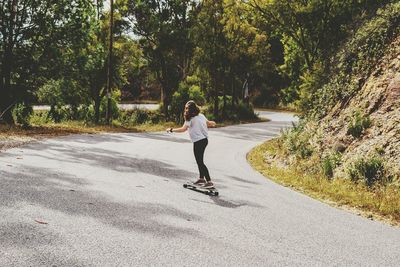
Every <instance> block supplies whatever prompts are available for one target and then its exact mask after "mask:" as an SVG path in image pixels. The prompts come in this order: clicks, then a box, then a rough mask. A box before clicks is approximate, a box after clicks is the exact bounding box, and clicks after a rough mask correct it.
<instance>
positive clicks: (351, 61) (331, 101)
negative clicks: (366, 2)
mask: <svg viewBox="0 0 400 267" xmlns="http://www.w3.org/2000/svg"><path fill="white" fill-rule="evenodd" d="M399 14H400V2H398V1H395V2H394V3H391V4H387V5H386V6H384V7H382V8H381V9H379V10H378V11H377V13H376V16H373V17H372V18H370V19H369V20H368V21H366V23H364V24H362V26H361V27H359V28H358V29H357V30H356V32H355V34H354V35H353V37H352V38H351V39H349V40H348V41H347V42H346V43H345V44H344V45H343V48H342V49H341V50H340V51H339V53H337V55H336V56H335V57H334V58H333V59H332V60H331V63H330V64H331V65H332V66H333V67H332V68H331V72H330V73H331V74H332V79H331V80H330V81H329V83H327V84H326V85H324V86H323V87H322V88H321V89H319V90H318V91H317V95H316V97H315V101H314V102H313V108H312V110H310V112H309V114H312V115H316V116H317V117H322V116H324V115H325V114H326V113H327V111H328V110H330V109H331V108H332V107H333V106H334V105H336V104H337V103H338V102H346V101H347V100H348V99H350V98H351V97H352V96H353V95H354V94H355V93H357V92H358V91H359V90H360V89H361V88H362V86H363V84H364V82H365V79H366V77H367V76H368V75H369V74H370V73H371V71H372V70H373V68H374V67H375V66H376V64H377V62H379V60H380V59H381V58H382V56H383V55H384V53H385V51H386V50H387V45H388V44H389V43H390V42H391V41H392V40H393V38H394V37H396V36H398V35H399V34H400V15H399Z"/></svg>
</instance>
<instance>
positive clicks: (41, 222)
mask: <svg viewBox="0 0 400 267" xmlns="http://www.w3.org/2000/svg"><path fill="white" fill-rule="evenodd" d="M35 222H37V223H40V224H48V223H47V222H43V221H39V220H35Z"/></svg>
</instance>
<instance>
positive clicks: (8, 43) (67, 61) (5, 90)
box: [0, 0, 94, 110]
mask: <svg viewBox="0 0 400 267" xmlns="http://www.w3.org/2000/svg"><path fill="white" fill-rule="evenodd" d="M93 15H94V7H93V5H92V3H91V2H90V1H86V0H78V1H69V0H60V1H56V2H55V1H50V0H44V1H12V2H8V3H7V4H5V2H4V1H3V2H2V8H1V10H0V18H1V21H2V28H1V33H0V36H1V38H0V47H1V48H0V66H1V71H0V81H1V84H0V87H1V90H2V96H1V98H0V110H4V109H5V107H7V106H9V104H10V103H13V102H23V101H25V100H26V99H25V98H24V97H23V96H24V95H25V94H24V93H26V92H29V91H34V90H36V88H39V87H41V86H42V85H43V84H44V83H45V82H46V81H47V80H48V79H54V80H58V79H60V78H61V77H68V78H70V77H71V78H72V76H74V75H75V74H76V73H77V72H75V67H76V66H77V65H79V63H78V62H77V57H76V55H77V54H79V53H77V52H78V50H79V49H80V48H82V47H83V46H86V44H87V36H88V33H89V32H90V31H89V30H88V29H89V28H90V24H91V22H92V18H93ZM68 78H67V79H68ZM17 91H18V92H17ZM21 91H22V92H21Z"/></svg>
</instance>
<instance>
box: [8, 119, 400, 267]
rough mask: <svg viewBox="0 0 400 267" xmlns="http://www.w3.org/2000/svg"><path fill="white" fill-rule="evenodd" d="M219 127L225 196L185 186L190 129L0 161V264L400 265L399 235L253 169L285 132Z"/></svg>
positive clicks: (37, 149) (192, 171) (60, 145)
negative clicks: (251, 160)
mask: <svg viewBox="0 0 400 267" xmlns="http://www.w3.org/2000/svg"><path fill="white" fill-rule="evenodd" d="M263 115H268V116H269V117H270V118H271V119H272V121H271V122H266V123H258V124H247V125H238V126H230V127H226V128H219V129H212V130H211V131H210V142H209V146H208V148H207V150H206V155H205V161H206V164H207V166H208V167H209V170H210V173H211V176H212V178H213V179H214V181H215V183H216V185H217V187H218V189H219V191H220V197H209V196H206V195H204V194H201V193H197V192H194V191H190V190H187V189H184V188H183V187H182V184H183V183H184V182H186V181H187V180H195V179H196V176H197V169H196V164H195V161H194V157H193V154H192V144H191V143H190V142H189V139H188V135H187V133H184V134H167V133H137V134H136V133H131V134H126V133H124V134H102V135H72V136H67V137H62V138H56V139H50V140H46V141H42V142H37V143H32V144H29V145H25V146H23V147H20V148H14V149H10V150H7V151H3V152H1V153H0V214H1V217H0V266H39V265H40V266H139V265H140V266H211V265H217V266H254V265H258V266H310V265H311V266H360V265H362V266H399V259H400V229H399V228H395V227H391V226H388V225H384V224H382V223H379V222H375V221H370V220H368V219H365V218H362V217H358V216H356V215H353V214H351V213H349V212H346V211H343V210H337V209H335V208H332V207H330V206H328V205H325V204H323V203H320V202H318V201H316V200H313V199H311V198H309V197H306V196H303V195H301V194H300V193H297V192H294V191H291V190H290V189H287V188H284V187H281V186H279V185H276V184H274V183H272V182H270V181H269V180H267V179H265V178H264V177H263V176H262V175H260V174H258V173H257V172H255V171H254V170H253V169H252V168H251V167H250V166H249V165H248V163H247V162H246V153H247V152H248V151H249V150H250V149H251V148H252V147H254V146H255V145H257V144H259V143H261V142H263V141H264V140H266V139H269V138H271V137H273V136H275V135H276V134H278V133H279V131H280V129H281V128H282V127H286V126H288V125H290V121H291V120H292V119H293V118H292V117H291V115H288V114H283V113H274V112H263Z"/></svg>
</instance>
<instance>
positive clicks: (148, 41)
mask: <svg viewBox="0 0 400 267" xmlns="http://www.w3.org/2000/svg"><path fill="white" fill-rule="evenodd" d="M195 2H196V1H188V0H141V1H138V0H132V1H128V0H121V1H119V2H117V3H118V4H117V5H118V6H119V8H120V10H121V12H123V15H124V16H125V17H126V19H127V20H128V21H129V22H130V25H131V29H132V31H133V32H134V34H135V35H137V36H138V37H139V38H140V40H139V43H140V45H141V47H142V49H143V53H144V56H145V57H146V59H147V61H148V63H149V67H150V68H151V69H152V71H154V73H155V74H156V77H157V80H158V81H159V83H160V84H161V88H162V92H161V98H162V105H163V112H164V114H166V115H167V116H168V106H169V104H170V101H171V96H172V94H173V92H174V91H175V90H176V89H177V88H178V85H179V82H180V81H182V80H184V78H185V77H186V76H187V75H188V70H189V66H190V62H191V57H192V50H193V44H192V41H191V39H190V36H189V33H190V28H191V24H192V23H193V21H192V18H193V17H192V15H191V14H192V11H193V10H194V8H195V6H196V3H195Z"/></svg>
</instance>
